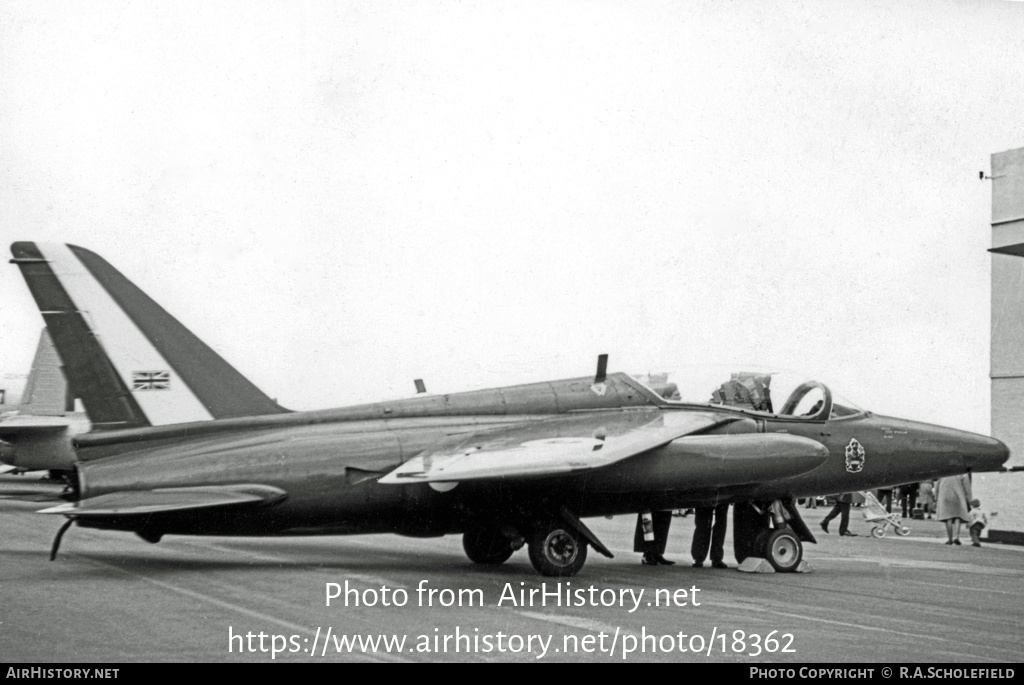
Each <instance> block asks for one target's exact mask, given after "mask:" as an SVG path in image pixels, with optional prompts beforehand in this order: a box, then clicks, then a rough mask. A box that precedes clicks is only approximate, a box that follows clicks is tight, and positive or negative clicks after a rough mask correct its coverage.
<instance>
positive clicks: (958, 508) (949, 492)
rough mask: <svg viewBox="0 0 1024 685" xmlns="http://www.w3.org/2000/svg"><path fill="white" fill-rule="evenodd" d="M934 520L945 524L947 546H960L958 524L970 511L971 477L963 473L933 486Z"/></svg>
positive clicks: (943, 479) (944, 479)
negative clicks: (947, 538)
mask: <svg viewBox="0 0 1024 685" xmlns="http://www.w3.org/2000/svg"><path fill="white" fill-rule="evenodd" d="M935 501H936V505H937V506H936V512H935V518H937V519H939V520H940V521H942V522H943V523H945V524H946V535H947V536H948V537H949V540H948V541H947V542H946V544H947V545H959V544H960V524H961V523H963V522H964V521H966V520H967V516H968V512H969V511H970V510H971V505H970V502H971V477H970V475H968V474H966V473H964V474H961V475H959V476H947V477H946V478H942V479H941V480H939V482H938V484H936V486H935Z"/></svg>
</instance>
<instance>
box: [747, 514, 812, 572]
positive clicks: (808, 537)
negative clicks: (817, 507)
mask: <svg viewBox="0 0 1024 685" xmlns="http://www.w3.org/2000/svg"><path fill="white" fill-rule="evenodd" d="M733 539H734V552H735V554H736V560H737V561H739V562H740V564H741V570H743V566H744V564H743V562H744V561H746V560H747V559H748V558H750V559H765V560H767V561H768V563H769V564H771V567H772V568H773V569H774V570H775V571H777V572H779V573H795V572H798V571H802V570H806V568H807V567H806V564H803V563H802V562H803V555H804V547H803V543H804V542H811V543H816V542H817V540H815V539H814V535H812V534H811V531H810V530H809V529H808V528H807V525H806V524H805V523H804V522H803V519H801V518H800V513H799V510H798V509H797V508H796V505H795V503H794V501H793V499H786V500H775V501H773V502H771V503H757V502H746V503H742V504H737V505H736V506H734V507H733ZM747 566H748V567H749V566H756V564H747Z"/></svg>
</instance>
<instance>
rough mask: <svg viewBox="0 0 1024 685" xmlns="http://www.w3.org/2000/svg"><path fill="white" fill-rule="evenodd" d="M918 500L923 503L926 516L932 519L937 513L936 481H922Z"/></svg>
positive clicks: (922, 508) (922, 507)
mask: <svg viewBox="0 0 1024 685" xmlns="http://www.w3.org/2000/svg"><path fill="white" fill-rule="evenodd" d="M917 501H918V502H920V504H921V511H922V512H923V516H924V518H926V519H930V518H931V517H932V514H934V513H935V483H933V482H932V481H930V480H926V481H922V482H921V485H920V487H919V488H918V496H917Z"/></svg>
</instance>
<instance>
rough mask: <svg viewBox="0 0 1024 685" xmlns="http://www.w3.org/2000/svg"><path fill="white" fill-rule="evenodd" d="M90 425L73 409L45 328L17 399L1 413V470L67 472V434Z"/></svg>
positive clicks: (71, 455) (71, 458)
mask: <svg viewBox="0 0 1024 685" xmlns="http://www.w3.org/2000/svg"><path fill="white" fill-rule="evenodd" d="M88 430H89V419H88V418H87V417H86V415H85V414H84V413H83V412H80V411H79V412H76V411H75V402H74V397H73V396H72V394H71V393H70V392H69V390H68V384H67V381H66V380H65V378H64V373H63V371H62V370H61V367H60V357H59V356H58V355H57V351H56V350H55V349H54V347H53V341H52V340H50V335H49V333H47V331H46V329H45V328H44V329H43V332H42V333H41V334H40V336H39V344H38V346H37V347H36V355H35V358H34V359H33V360H32V370H31V371H30V372H29V375H28V381H27V382H26V384H25V391H24V392H23V393H22V399H21V404H20V405H18V407H17V408H16V409H14V410H12V411H10V412H5V414H4V415H3V416H2V417H0V462H2V463H3V464H5V465H6V466H5V467H4V468H3V470H4V471H14V472H16V473H21V472H25V471H41V470H45V471H49V473H50V477H51V478H54V479H57V478H65V477H67V476H68V475H70V473H71V470H72V468H73V467H72V465H73V464H74V463H75V449H74V447H73V446H72V443H71V440H72V438H73V437H74V436H75V435H78V434H79V433H85V432H87V431H88Z"/></svg>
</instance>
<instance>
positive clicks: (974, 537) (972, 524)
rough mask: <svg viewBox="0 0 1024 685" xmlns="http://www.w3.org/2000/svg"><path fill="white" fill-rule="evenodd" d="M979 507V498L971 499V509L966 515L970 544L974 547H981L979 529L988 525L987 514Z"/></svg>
mask: <svg viewBox="0 0 1024 685" xmlns="http://www.w3.org/2000/svg"><path fill="white" fill-rule="evenodd" d="M980 507H981V500H976V499H972V500H971V511H970V513H969V514H968V515H967V516H968V521H967V525H968V527H969V529H970V531H971V545H973V546H974V547H981V531H982V530H983V529H984V528H985V526H987V525H988V516H985V513H984V512H983V511H982V510H981V509H980ZM993 516H995V514H993Z"/></svg>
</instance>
